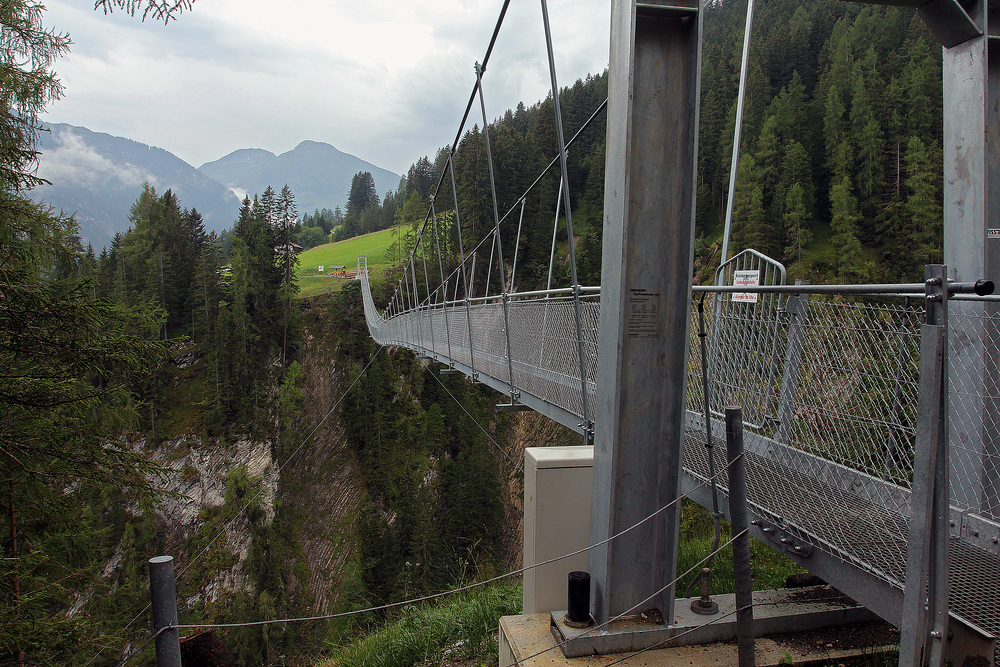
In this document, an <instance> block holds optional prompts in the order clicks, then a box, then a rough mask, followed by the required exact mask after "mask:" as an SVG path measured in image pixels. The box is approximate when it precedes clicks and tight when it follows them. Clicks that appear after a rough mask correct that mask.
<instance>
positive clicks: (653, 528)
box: [590, 0, 702, 623]
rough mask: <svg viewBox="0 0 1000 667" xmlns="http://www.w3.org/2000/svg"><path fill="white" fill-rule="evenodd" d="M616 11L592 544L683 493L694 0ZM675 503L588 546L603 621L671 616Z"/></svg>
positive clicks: (695, 91)
mask: <svg viewBox="0 0 1000 667" xmlns="http://www.w3.org/2000/svg"><path fill="white" fill-rule="evenodd" d="M611 12H612V14H611V56H610V78H609V95H608V98H609V101H608V131H607V158H606V174H607V176H606V183H605V191H604V193H605V204H604V247H603V274H602V290H601V318H600V339H599V344H598V351H599V352H598V368H597V377H598V382H597V396H596V406H597V407H596V415H595V417H596V419H595V421H596V427H597V430H596V433H595V449H594V486H593V488H594V493H593V500H592V509H591V543H596V542H600V541H602V540H604V539H606V538H607V537H609V536H610V535H614V534H616V533H618V532H619V531H621V530H624V529H625V528H627V527H629V526H631V525H633V524H635V523H637V522H638V521H639V520H640V519H643V518H645V517H647V516H648V515H650V514H652V513H653V512H655V511H656V510H658V509H660V508H662V507H664V506H665V505H667V504H669V503H670V502H672V501H673V500H675V499H676V498H677V497H678V496H679V495H680V477H681V453H682V449H683V426H684V392H685V380H686V366H685V358H686V353H687V339H688V336H687V333H688V326H689V319H690V318H689V315H690V303H691V295H690V290H691V270H692V262H693V241H694V219H695V217H694V214H695V192H696V188H695V177H696V168H697V162H698V161H697V139H698V109H699V89H700V78H701V35H702V28H701V24H702V12H701V11H700V6H699V0H672V1H667V0H656V1H654V0H646V1H643V2H637V1H636V0H613V2H612V5H611ZM679 510H680V507H679V504H677V505H675V506H674V508H673V510H672V511H669V512H667V513H666V514H665V517H664V518H663V519H662V520H659V521H652V522H649V523H648V524H644V525H643V526H642V527H640V528H639V529H637V530H634V531H632V532H630V533H628V534H627V535H625V536H623V537H621V538H619V539H616V540H614V541H613V542H612V543H611V544H609V545H607V546H605V547H602V548H598V549H594V550H593V551H592V552H591V556H590V573H591V577H592V581H593V586H594V590H593V614H594V617H595V619H596V620H597V621H598V622H603V621H605V620H607V619H609V618H612V617H614V616H617V615H619V614H623V613H626V612H634V613H638V612H639V611H645V610H648V609H650V608H654V607H655V608H657V609H659V611H660V612H661V613H662V615H663V618H664V619H665V620H666V622H667V623H669V622H670V621H671V619H672V618H673V598H674V590H673V587H672V586H669V585H668V584H669V582H670V581H671V580H672V579H673V578H674V576H675V571H676V563H677V535H678V523H679V515H680V511H679ZM650 596H652V598H651V599H649V600H648V601H647V600H646V598H648V597H650Z"/></svg>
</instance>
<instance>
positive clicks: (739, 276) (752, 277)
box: [733, 269, 760, 303]
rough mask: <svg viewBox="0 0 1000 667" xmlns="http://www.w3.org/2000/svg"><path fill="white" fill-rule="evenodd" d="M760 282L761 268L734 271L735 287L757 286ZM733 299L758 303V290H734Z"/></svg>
mask: <svg viewBox="0 0 1000 667" xmlns="http://www.w3.org/2000/svg"><path fill="white" fill-rule="evenodd" d="M759 284H760V269H753V270H741V271H733V286H734V287H756V286H757V285H759ZM733 301H741V302H743V303H757V293H756V292H733Z"/></svg>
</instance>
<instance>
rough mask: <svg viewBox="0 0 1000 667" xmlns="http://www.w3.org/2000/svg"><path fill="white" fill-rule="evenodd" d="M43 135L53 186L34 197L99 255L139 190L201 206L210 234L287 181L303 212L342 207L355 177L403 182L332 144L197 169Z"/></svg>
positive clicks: (116, 140) (107, 145)
mask: <svg viewBox="0 0 1000 667" xmlns="http://www.w3.org/2000/svg"><path fill="white" fill-rule="evenodd" d="M48 127H49V130H50V131H49V132H43V133H41V135H40V137H39V150H40V152H41V155H40V156H39V161H38V175H39V176H41V177H42V178H44V179H46V180H48V181H50V182H51V184H50V185H43V186H39V187H37V188H35V189H34V190H33V191H32V192H31V197H32V199H34V200H35V201H39V202H45V203H47V204H50V205H51V206H53V207H54V208H55V209H57V210H62V211H64V212H65V213H67V214H74V215H75V218H76V220H77V222H78V223H79V225H80V236H81V238H82V240H83V243H84V245H86V244H87V243H91V244H92V245H93V246H94V248H95V249H96V250H97V252H100V250H101V248H103V247H105V246H108V245H110V244H111V239H112V238H113V237H114V235H115V234H116V233H117V232H123V231H125V230H126V229H128V227H129V226H130V223H129V220H128V213H129V209H131V207H132V204H133V203H134V202H135V201H136V199H138V198H139V195H140V193H141V192H142V184H143V183H149V184H150V185H152V186H153V187H154V188H156V191H157V193H161V194H162V193H163V192H165V191H166V190H167V189H171V190H173V192H174V194H176V195H177V196H178V198H179V199H180V203H181V206H182V207H184V208H196V209H198V212H199V213H201V214H202V216H203V217H204V219H205V227H206V229H208V230H214V231H222V230H224V229H229V228H231V227H232V226H233V223H234V222H235V221H236V217H237V215H238V214H239V207H240V201H241V200H242V197H243V195H244V194H249V195H250V196H253V195H254V194H255V193H261V192H263V191H264V189H265V188H266V187H267V186H268V185H270V186H272V187H273V188H275V189H276V190H278V189H280V188H281V187H282V186H283V185H285V184H286V183H287V184H288V186H289V187H290V188H291V190H292V192H293V193H294V194H295V198H296V204H297V205H298V209H299V212H300V214H304V213H311V212H312V211H313V210H314V209H317V208H319V209H322V208H330V209H332V208H334V207H336V206H340V207H342V208H343V207H344V206H345V205H346V202H347V193H348V191H349V189H350V185H351V179H352V178H353V177H354V174H356V173H358V172H359V171H370V172H371V173H372V175H373V176H374V178H375V183H376V185H377V187H378V190H379V192H380V193H382V194H384V193H385V192H386V191H387V190H389V189H395V188H396V186H397V184H398V183H399V176H397V175H396V174H393V173H392V172H390V171H387V170H385V169H381V168H379V167H376V166H375V165H373V164H371V163H369V162H366V161H364V160H362V159H361V158H358V157H355V156H353V155H349V154H347V153H342V152H341V151H338V150H337V149H336V148H334V147H333V146H331V145H329V144H324V143H320V142H315V141H304V142H302V143H301V144H299V145H298V146H297V147H295V148H294V149H293V150H291V151H288V152H286V153H282V154H281V155H275V154H274V153H271V152H269V151H266V150H262V149H259V148H247V149H241V150H237V151H234V152H232V153H230V154H229V155H226V156H225V157H223V158H220V159H219V160H215V161H214V162H209V163H206V164H205V165H202V168H201V169H196V168H195V167H193V166H191V165H190V164H188V163H187V162H185V161H184V160H182V159H180V158H179V157H177V156H176V155H174V154H173V153H170V152H169V151H166V150H164V149H162V148H157V147H155V146H148V145H146V144H143V143H139V142H137V141H133V140H132V139H126V138H123V137H116V136H112V135H110V134H105V133H103V132H93V131H91V130H89V129H87V128H85V127H78V126H74V125H67V124H64V123H54V124H51V125H49V126H48Z"/></svg>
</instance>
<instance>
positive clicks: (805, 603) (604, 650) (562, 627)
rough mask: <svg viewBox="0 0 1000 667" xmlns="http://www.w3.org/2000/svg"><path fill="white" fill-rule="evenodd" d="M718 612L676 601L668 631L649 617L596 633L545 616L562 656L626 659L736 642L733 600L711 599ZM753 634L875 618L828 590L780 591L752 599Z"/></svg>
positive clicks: (557, 614)
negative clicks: (654, 650)
mask: <svg viewBox="0 0 1000 667" xmlns="http://www.w3.org/2000/svg"><path fill="white" fill-rule="evenodd" d="M713 600H715V602H716V603H717V604H718V606H719V611H718V613H717V614H714V615H712V616H704V615H701V614H696V613H694V612H693V611H692V610H691V600H690V599H687V600H677V603H676V605H675V612H674V619H673V622H672V623H671V624H669V625H667V624H665V623H664V622H663V620H662V619H659V618H657V615H656V614H655V613H653V614H648V613H644V614H640V615H637V616H632V617H626V618H622V619H619V620H617V621H615V622H614V623H612V624H611V625H609V626H607V627H605V628H602V629H600V630H587V629H575V628H571V627H569V626H567V625H566V624H565V623H564V622H563V617H564V616H565V615H566V612H565V611H559V612H551V616H552V623H551V625H552V633H553V635H554V636H555V638H556V642H557V643H558V644H559V645H560V648H561V650H562V652H563V654H564V655H566V656H567V657H578V656H583V655H606V654H611V653H626V652H630V651H638V650H641V649H645V648H649V647H651V646H664V647H666V646H688V645H692V644H707V643H710V642H719V641H728V640H731V639H734V638H735V637H736V597H735V595H732V594H730V595H716V596H713ZM753 603H754V609H753V622H754V623H753V624H754V633H755V634H756V635H757V636H758V637H760V636H764V635H773V634H778V633H782V632H793V631H801V630H815V629H817V628H823V627H829V626H832V625H841V624H844V623H858V622H862V621H874V620H876V619H877V618H878V617H877V616H876V615H875V614H873V613H872V612H870V611H869V610H867V609H865V608H864V607H862V606H860V605H858V603H857V602H855V601H854V600H852V599H851V598H849V597H847V596H846V595H843V594H842V593H840V592H839V591H837V590H836V589H833V588H830V587H829V586H810V587H807V588H785V589H778V590H770V591H757V592H756V593H754V594H753Z"/></svg>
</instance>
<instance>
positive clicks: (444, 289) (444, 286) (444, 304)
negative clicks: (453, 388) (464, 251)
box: [431, 195, 458, 366]
mask: <svg viewBox="0 0 1000 667" xmlns="http://www.w3.org/2000/svg"><path fill="white" fill-rule="evenodd" d="M431 220H432V221H433V223H434V247H435V248H436V249H437V255H438V272H439V273H440V274H441V310H442V311H443V312H444V335H445V340H446V342H447V343H448V365H449V366H452V365H453V364H454V357H452V356H451V325H450V324H449V323H448V281H447V280H445V277H444V260H443V259H442V258H441V239H440V237H439V236H438V225H437V212H436V211H435V210H434V195H431ZM449 275H450V274H449ZM455 282H456V283H457V282H458V281H455Z"/></svg>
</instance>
